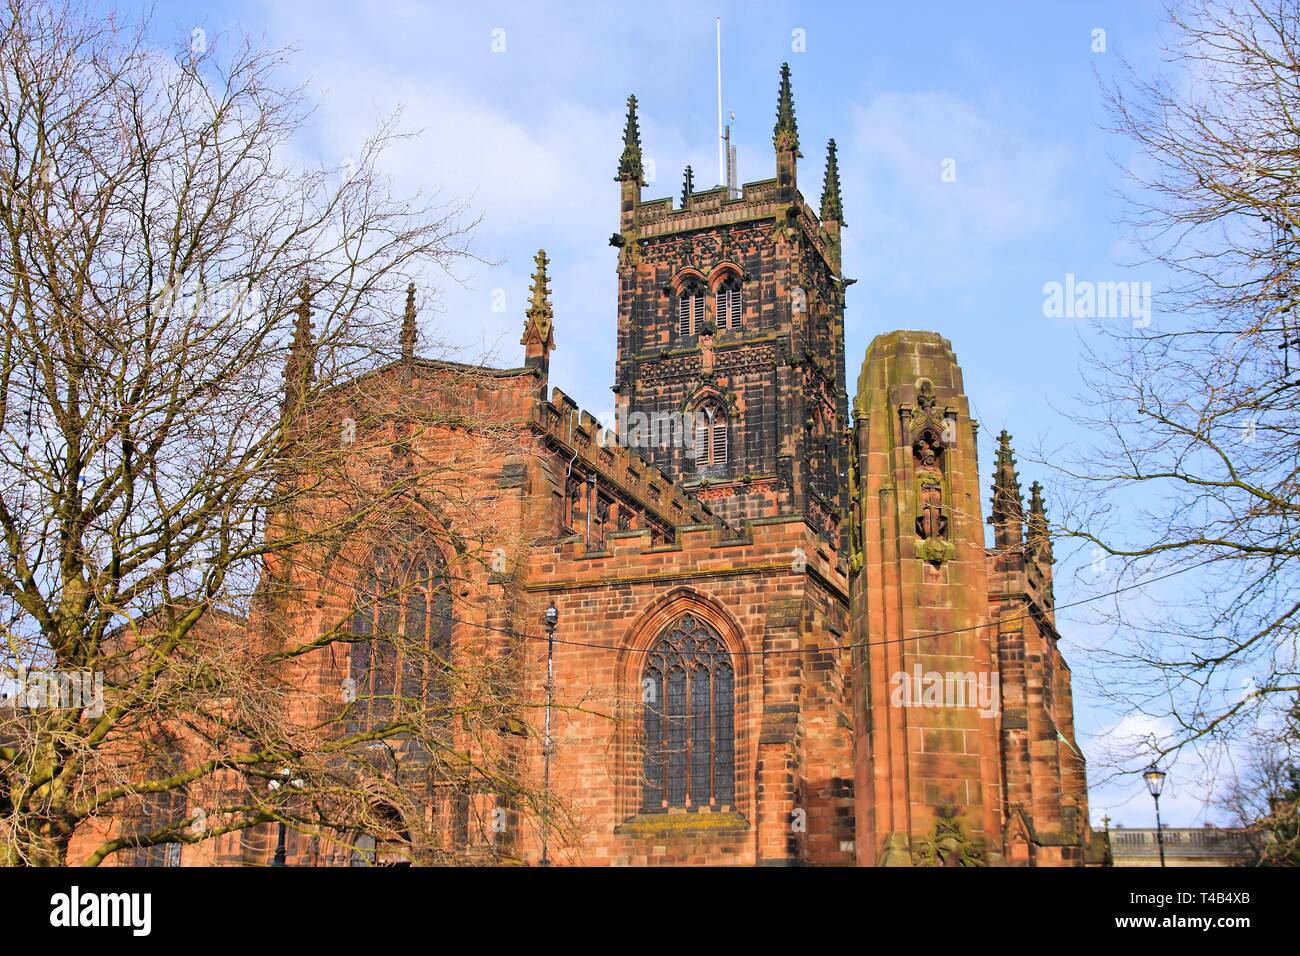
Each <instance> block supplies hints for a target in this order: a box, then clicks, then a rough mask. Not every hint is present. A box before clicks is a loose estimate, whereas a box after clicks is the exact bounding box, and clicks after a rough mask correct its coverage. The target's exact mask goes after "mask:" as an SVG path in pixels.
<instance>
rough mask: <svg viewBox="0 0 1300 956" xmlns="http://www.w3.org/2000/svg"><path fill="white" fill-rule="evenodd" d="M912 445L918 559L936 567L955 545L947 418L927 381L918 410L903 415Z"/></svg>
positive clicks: (920, 391) (923, 382)
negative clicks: (948, 465)
mask: <svg viewBox="0 0 1300 956" xmlns="http://www.w3.org/2000/svg"><path fill="white" fill-rule="evenodd" d="M902 417H903V419H904V421H905V422H906V423H907V426H908V434H909V437H910V438H911V444H912V501H913V503H914V507H915V510H916V517H915V531H916V552H915V553H916V556H917V557H918V558H920V559H921V560H922V561H925V562H927V563H929V564H933V565H935V566H936V567H938V566H941V565H942V564H943V563H944V562H946V561H948V560H950V559H951V558H952V557H953V556H954V555H955V554H956V548H955V547H954V545H953V543H952V528H951V525H952V522H951V520H950V516H951V514H952V502H951V494H950V492H949V487H948V475H947V471H946V467H945V457H946V452H947V450H948V448H947V441H946V436H947V435H949V434H951V426H950V425H949V424H948V421H947V416H946V414H945V413H944V412H940V411H939V409H938V402H937V400H936V397H935V395H934V387H933V386H932V385H931V383H930V382H929V380H928V379H922V380H921V381H920V382H919V383H918V394H917V400H916V407H915V408H911V409H908V410H905V411H904V414H903V416H902Z"/></svg>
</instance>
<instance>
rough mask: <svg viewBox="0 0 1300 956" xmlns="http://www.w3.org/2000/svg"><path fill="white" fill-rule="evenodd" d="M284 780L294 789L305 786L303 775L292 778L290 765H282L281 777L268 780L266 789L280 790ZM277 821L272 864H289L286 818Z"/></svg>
mask: <svg viewBox="0 0 1300 956" xmlns="http://www.w3.org/2000/svg"><path fill="white" fill-rule="evenodd" d="M282 781H287V782H288V783H289V785H290V786H291V787H293V788H294V789H300V788H301V787H302V786H303V782H302V778H301V777H292V778H291V777H290V772H289V768H288V767H281V768H280V775H279V778H278V779H277V778H275V777H272V778H271V779H270V780H269V781H268V782H267V784H266V789H268V790H270V791H271V792H272V793H275V792H276V791H278V790H279V789H280V788H281V787H282V786H284V783H283V782H282ZM276 823H277V824H278V825H279V832H278V833H277V834H276V837H275V857H274V859H272V860H271V865H272V866H285V865H287V864H286V862H285V860H286V857H287V856H288V850H287V848H286V847H285V827H284V820H277V821H276Z"/></svg>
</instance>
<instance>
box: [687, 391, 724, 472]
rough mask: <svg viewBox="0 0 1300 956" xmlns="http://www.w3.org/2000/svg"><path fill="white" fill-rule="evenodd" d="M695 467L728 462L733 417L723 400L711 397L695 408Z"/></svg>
mask: <svg viewBox="0 0 1300 956" xmlns="http://www.w3.org/2000/svg"><path fill="white" fill-rule="evenodd" d="M694 424H695V434H694V436H693V437H694V441H695V447H694V453H695V467H696V469H697V470H698V469H701V468H713V467H719V466H722V465H725V464H727V461H728V460H729V456H730V450H731V449H730V445H731V440H730V439H731V419H730V416H728V414H727V409H726V407H725V406H724V405H723V403H722V402H721V401H719V400H718V399H715V398H710V399H708V400H706V401H704V402H701V403H700V405H699V406H698V407H697V408H696V409H695V422H694Z"/></svg>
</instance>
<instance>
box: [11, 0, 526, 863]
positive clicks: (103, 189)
mask: <svg viewBox="0 0 1300 956" xmlns="http://www.w3.org/2000/svg"><path fill="white" fill-rule="evenodd" d="M185 39H186V44H185V45H184V46H183V48H181V49H180V50H179V51H177V52H176V53H175V54H174V55H164V54H163V53H161V52H159V51H158V50H157V49H155V48H152V47H151V46H150V44H149V43H148V42H147V40H146V34H145V32H144V29H143V27H141V28H139V29H136V30H134V31H131V32H127V31H125V30H123V29H122V28H120V27H119V26H118V24H117V23H116V22H115V21H113V20H108V21H103V20H99V19H97V18H95V17H94V16H93V15H89V14H87V13H85V12H82V11H80V10H77V9H73V8H70V7H66V6H60V5H53V4H50V3H41V2H29V0H10V2H9V3H8V4H7V8H6V9H5V11H4V20H3V23H2V24H0V151H2V152H0V176H2V177H3V183H2V184H0V230H2V232H0V315H2V316H3V341H2V342H0V421H2V422H3V434H2V435H0V530H2V531H3V536H4V540H3V558H2V559H0V626H2V627H3V635H4V640H5V644H6V647H5V650H6V653H5V655H4V657H5V667H4V673H3V674H0V677H4V678H8V680H9V683H10V685H11V690H12V684H13V682H14V681H16V680H17V681H21V682H22V683H21V686H20V687H19V688H18V690H19V695H18V698H17V699H16V700H15V702H14V703H15V704H16V706H11V707H8V708H5V709H3V710H0V861H3V862H9V863H25V864H60V863H64V862H90V863H98V862H100V861H101V860H104V859H106V858H109V857H111V856H113V855H114V854H116V853H120V852H123V851H130V852H131V853H136V854H139V853H143V852H147V851H149V850H150V848H155V847H165V846H169V845H175V844H177V843H181V844H186V843H202V842H205V841H209V840H214V839H217V838H220V837H223V836H224V835H226V834H230V833H237V832H239V831H246V830H248V829H249V828H251V827H257V826H258V825H259V824H268V823H272V822H280V823H285V824H286V825H288V826H290V827H291V828H292V829H294V830H297V831H300V832H302V833H303V834H306V835H307V836H308V837H310V838H314V840H315V841H316V842H317V843H321V842H322V841H323V842H324V843H326V844H331V845H338V846H344V847H348V846H352V845H355V843H356V841H357V840H358V839H360V840H363V841H364V842H365V846H363V847H362V850H363V851H366V848H367V847H368V848H369V850H368V851H366V852H369V853H370V858H372V859H373V858H375V857H376V856H382V854H380V853H379V851H378V850H377V849H375V847H376V846H377V845H385V846H388V847H390V848H391V853H393V854H397V855H401V856H403V857H406V858H410V859H415V860H417V861H426V862H428V861H432V862H439V861H448V860H452V859H457V858H463V857H464V856H465V855H466V853H468V852H469V851H470V849H471V848H470V847H468V846H467V845H466V840H465V839H464V837H460V838H456V837H454V836H448V827H447V825H446V819H445V814H444V815H443V816H439V814H438V813H437V812H435V810H436V808H437V807H438V806H439V805H447V804H448V803H449V801H450V805H451V806H452V807H453V809H452V811H449V812H452V813H453V815H456V816H459V817H461V818H465V817H468V816H472V815H474V814H476V813H477V814H482V813H486V812H488V810H487V805H486V804H484V803H483V802H482V801H481V800H479V796H478V795H481V794H490V795H492V797H493V800H494V801H495V802H494V803H493V804H492V806H493V807H496V808H497V809H499V808H500V807H502V806H504V807H508V808H512V809H514V810H519V811H524V810H527V809H528V808H533V809H536V808H537V806H538V799H539V798H538V796H537V793H536V790H535V789H533V788H531V787H530V785H529V783H528V780H527V777H526V775H524V773H523V771H522V769H521V764H520V761H519V753H518V749H519V748H518V739H519V736H518V735H519V734H520V733H526V732H527V731H528V723H529V722H528V720H527V710H526V707H521V705H520V699H521V698H520V695H519V680H520V676H519V675H520V661H519V652H520V645H521V642H520V640H519V639H518V638H516V637H513V636H511V635H513V634H514V633H515V631H514V628H513V626H512V625H511V623H510V622H511V621H513V620H514V617H513V615H514V614H515V613H516V611H517V607H516V605H517V603H518V593H517V590H516V589H514V588H513V587H512V586H511V576H510V574H498V575H497V577H498V578H500V580H498V581H496V582H495V583H494V586H493V587H492V588H488V587H486V585H485V582H486V581H487V580H488V577H489V575H490V574H492V573H494V571H499V570H500V569H499V568H496V569H494V568H492V567H489V564H490V563H491V562H492V561H494V560H495V558H493V557H491V556H492V555H497V554H501V555H507V556H508V559H509V562H510V564H509V566H510V567H513V566H514V562H515V559H516V558H517V552H518V549H519V548H520V547H522V545H521V529H520V528H518V527H504V526H503V521H502V520H501V519H500V518H499V517H497V516H495V515H494V513H493V501H492V500H491V499H490V496H489V497H485V496H483V495H478V494H475V491H474V489H475V488H476V487H477V486H476V485H474V484H473V483H472V482H469V481H468V480H467V476H472V475H475V474H478V472H479V471H480V470H481V469H482V468H483V467H484V463H485V462H492V461H495V462H498V463H499V462H500V460H501V459H502V458H503V457H504V455H505V454H507V453H510V452H515V453H517V452H518V447H519V441H520V435H519V433H518V423H517V421H514V420H510V419H509V417H508V416H503V417H502V418H501V419H500V420H494V419H493V418H492V416H490V415H489V416H484V415H483V414H481V409H480V410H479V412H478V413H474V410H473V409H470V408H469V407H468V406H467V405H466V401H465V396H466V395H467V394H469V393H473V392H478V393H481V392H483V391H484V390H491V389H494V388H499V387H500V386H498V385H497V384H495V383H494V380H493V379H492V377H491V376H490V375H487V374H485V373H484V372H483V370H481V369H479V368H477V367H476V366H472V365H466V366H458V365H455V364H451V363H432V362H427V361H419V360H415V359H414V358H413V356H412V352H413V345H414V341H413V339H414V325H413V319H412V318H411V317H410V307H409V306H408V309H406V310H404V309H403V308H402V307H401V303H402V295H401V290H402V288H403V287H404V286H405V285H406V282H407V279H408V278H409V277H410V276H412V275H414V274H417V273H420V272H423V271H427V270H429V269H431V268H435V269H436V268H439V267H442V268H446V267H448V266H450V265H451V264H452V263H453V262H455V261H456V260H457V259H458V258H460V257H462V256H464V255H466V254H467V250H466V245H465V242H466V239H467V236H468V232H469V230H470V229H471V228H472V226H473V222H472V221H470V219H469V218H468V217H467V215H466V212H465V210H464V209H463V207H460V206H455V205H453V206H451V207H445V206H444V207H439V206H435V205H431V204H429V203H426V202H424V201H422V200H421V199H420V198H419V197H405V196H398V195H395V194H394V193H393V191H392V187H391V186H390V184H389V183H388V182H387V181H386V180H385V178H384V177H383V175H382V174H381V172H380V168H379V160H380V157H381V155H382V153H383V150H384V148H385V147H386V145H388V144H389V143H391V142H392V141H393V139H394V138H395V137H397V136H399V135H402V134H401V133H399V131H398V129H397V127H396V126H395V125H394V124H393V123H389V124H385V125H383V126H382V127H381V128H380V129H379V130H378V131H377V132H376V134H375V135H374V136H373V137H372V138H371V139H370V140H368V141H367V142H366V143H365V144H364V145H363V146H362V147H361V148H360V149H359V150H358V153H357V155H356V159H355V161H354V162H350V163H345V164H343V165H342V166H341V167H340V168H334V169H302V168H299V167H298V166H295V165H294V164H293V163H291V162H289V161H288V160H287V159H286V156H288V155H290V147H291V144H292V143H293V140H294V137H295V135H296V134H297V133H298V132H299V130H300V129H301V128H302V125H303V123H304V121H305V119H306V117H307V111H306V109H305V106H304V102H303V99H302V97H301V96H300V95H299V94H298V93H297V92H295V91H289V92H286V91H284V90H283V89H281V88H280V87H278V86H277V84H276V76H275V71H276V68H277V64H278V62H279V61H280V59H281V53H279V52H260V51H258V50H256V49H254V48H252V47H251V46H250V45H249V44H247V43H246V42H242V41H235V42H233V43H232V45H231V46H230V48H229V49H228V50H224V51H223V49H222V47H223V45H224V44H223V43H222V42H219V41H218V39H217V38H212V39H208V40H205V41H204V42H199V41H198V38H196V39H195V40H194V41H191V38H190V37H186V38H185ZM340 409H349V410H350V412H349V414H350V416H351V417H350V418H349V420H348V421H347V422H346V424H345V426H344V427H346V428H347V429H348V430H349V433H348V434H347V435H345V436H343V437H341V436H340V431H339V429H340V422H339V418H338V415H339V410H340ZM449 436H451V437H449ZM453 439H454V440H456V441H458V442H460V444H459V445H458V446H457V447H458V449H459V453H458V454H457V455H456V456H451V457H449V456H447V455H438V454H434V453H432V452H431V451H430V449H436V448H439V447H442V446H444V445H445V444H446V442H448V441H450V440H453ZM411 529H420V530H422V531H423V532H424V537H423V538H420V537H419V536H417V535H414V534H413V533H412V531H411ZM420 555H425V556H426V557H423V558H422V557H419V556H420ZM430 555H433V556H430ZM503 560H504V559H503ZM503 566H504V565H503ZM377 568H386V569H388V573H381V572H380V571H377V570H376V569H377ZM463 595H468V598H467V600H471V601H473V602H474V606H475V607H476V609H477V610H476V612H475V619H474V620H473V621H468V622H464V623H465V624H466V625H475V626H477V628H478V632H479V633H481V638H476V639H475V640H476V641H478V642H479V645H481V646H476V648H471V649H470V650H471V651H476V650H481V651H482V653H478V652H471V653H465V654H454V655H449V653H448V648H447V645H446V644H445V642H442V641H441V639H439V640H435V639H433V634H434V632H435V630H437V631H438V633H439V634H442V633H443V631H442V630H438V629H439V628H450V627H452V626H453V625H455V627H456V628H457V633H458V634H459V633H461V631H463V630H464V628H462V627H461V623H462V622H460V621H453V620H452V618H454V617H456V616H458V615H459V614H460V612H459V610H458V608H459V607H460V604H459V603H458V602H459V601H460V599H461V597H462V596H463ZM453 598H455V600H453ZM417 606H418V608H419V609H420V610H419V611H418V615H417V612H416V611H414V610H411V608H414V607H417ZM303 608H309V609H313V613H314V614H315V616H314V617H312V618H311V621H313V622H315V623H312V624H310V626H308V625H307V624H305V623H304V621H306V620H307V618H306V617H305V616H304V612H303V611H302V609H303ZM403 609H405V610H403ZM417 616H418V618H419V621H420V622H421V623H420V624H419V625H418V626H417V624H416V623H415V622H416V618H417ZM469 629H470V631H474V630H475V627H470V628H469ZM354 648H363V649H364V652H365V654H366V655H368V656H366V657H363V656H361V654H362V652H361V651H358V652H357V653H352V650H353V649H354ZM326 659H328V661H330V662H332V664H331V666H333V667H334V670H333V671H330V670H329V667H327V666H326V665H324V664H322V661H324V660H326ZM359 659H360V660H362V661H363V662H368V663H365V665H364V666H362V667H361V668H360V669H358V667H357V665H356V661H357V660H359ZM349 662H351V663H349ZM376 674H378V675H379V676H378V677H375V676H374V675H376ZM37 675H40V676H41V680H43V681H44V683H39V682H38V683H37V684H35V685H34V684H33V681H34V680H36V677H37ZM52 675H53V676H52ZM70 675H90V678H91V682H90V684H89V685H88V686H89V687H90V688H91V690H92V691H93V690H94V689H95V686H96V685H95V684H94V681H97V680H100V681H102V682H103V685H102V686H103V693H102V698H100V699H98V700H96V699H94V698H95V697H96V696H97V695H96V694H94V693H90V694H85V695H80V696H78V695H77V694H75V693H74V694H73V695H72V697H71V698H69V697H68V696H67V690H68V680H69V679H70ZM385 675H387V676H385ZM60 679H62V680H63V682H64V683H63V687H62V689H61V692H60V693H61V694H62V696H60V694H54V695H53V696H48V695H47V692H49V691H50V688H51V686H54V684H57V682H58V680H60ZM71 679H73V680H77V679H78V678H76V677H75V676H73V677H71ZM51 681H53V682H54V684H51ZM349 682H350V683H349ZM83 683H84V682H83ZM359 684H360V685H364V686H358V685H359ZM33 686H35V687H36V691H35V693H34V696H35V698H38V699H35V700H34V699H33ZM340 688H343V690H342V691H340ZM77 689H83V690H84V689H85V687H81V686H80V685H76V684H74V685H73V690H77ZM440 795H442V796H440ZM444 796H445V797H446V799H443V797H444ZM492 812H494V813H495V812H496V811H495V810H493V811H492ZM273 829H274V828H273V827H260V828H259V829H258V831H257V833H258V834H260V836H258V837H256V839H262V840H265V839H267V837H266V834H267V833H269V832H271V831H272V830H273ZM460 829H461V830H462V831H464V829H465V827H463V826H462V827H460ZM86 833H90V834H92V836H94V840H92V842H91V843H90V844H89V847H90V849H89V850H88V851H87V852H86V854H85V858H84V859H77V860H69V859H68V850H69V846H70V844H71V841H72V840H73V837H74V834H86ZM487 850H488V851H489V852H494V853H501V852H504V853H509V852H511V850H510V847H509V846H508V845H506V844H505V843H504V842H502V841H497V843H495V844H493V845H492V846H489V847H487ZM324 852H325V851H324V850H322V853H324Z"/></svg>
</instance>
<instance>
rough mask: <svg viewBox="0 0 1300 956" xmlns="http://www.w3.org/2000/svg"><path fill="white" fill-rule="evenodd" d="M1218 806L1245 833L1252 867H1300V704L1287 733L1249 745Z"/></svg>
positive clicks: (1294, 712)
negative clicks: (1238, 769)
mask: <svg viewBox="0 0 1300 956" xmlns="http://www.w3.org/2000/svg"><path fill="white" fill-rule="evenodd" d="M1217 803H1218V805H1219V807H1220V808H1221V809H1223V810H1225V811H1226V812H1227V813H1228V815H1229V817H1230V819H1231V820H1232V822H1233V824H1234V825H1235V826H1237V827H1238V828H1239V829H1240V830H1241V832H1242V833H1243V834H1244V835H1245V838H1246V841H1247V845H1248V846H1249V847H1250V860H1249V862H1250V864H1251V865H1253V866H1297V865H1300V700H1298V701H1297V703H1296V704H1295V705H1293V706H1292V709H1291V713H1290V714H1289V715H1288V719H1287V721H1286V724H1285V726H1284V727H1283V729H1282V730H1281V732H1279V733H1276V734H1273V735H1271V736H1262V737H1258V738H1255V739H1254V740H1252V741H1251V742H1250V743H1249V744H1248V745H1247V750H1246V759H1245V761H1244V765H1243V766H1242V767H1241V769H1240V771H1239V772H1238V773H1236V774H1234V776H1233V778H1232V780H1231V781H1230V783H1229V784H1228V786H1227V787H1225V788H1224V790H1223V792H1222V793H1221V794H1220V796H1219V798H1218V800H1217Z"/></svg>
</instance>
